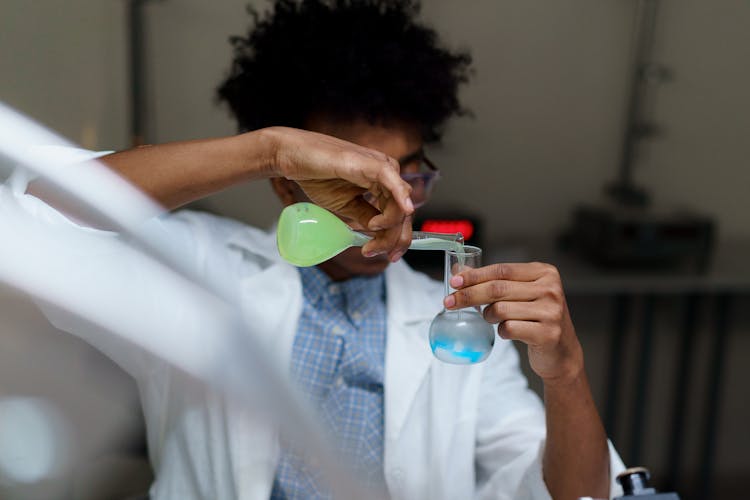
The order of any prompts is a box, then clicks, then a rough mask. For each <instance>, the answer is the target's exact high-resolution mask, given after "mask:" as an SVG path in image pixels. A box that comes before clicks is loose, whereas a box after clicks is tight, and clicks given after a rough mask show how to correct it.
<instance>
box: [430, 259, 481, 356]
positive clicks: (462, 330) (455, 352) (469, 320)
mask: <svg viewBox="0 0 750 500" xmlns="http://www.w3.org/2000/svg"><path fill="white" fill-rule="evenodd" d="M481 265H482V250H481V249H480V248H478V247H473V246H469V245H465V246H464V247H463V251H462V252H459V251H452V250H451V251H447V252H445V275H444V278H443V279H444V282H445V293H446V295H448V294H450V293H452V292H453V291H454V290H453V289H452V288H451V286H450V279H451V276H453V275H455V274H458V273H459V272H461V271H462V270H464V269H467V268H476V267H479V266H481ZM494 343H495V330H494V328H493V327H492V325H490V324H489V323H487V322H486V321H485V320H484V318H483V317H482V314H481V312H480V311H479V309H478V308H474V307H466V308H463V309H457V310H452V311H448V310H445V309H443V311H441V312H440V313H438V315H437V316H435V319H433V320H432V324H431V325H430V347H431V348H432V353H433V354H434V355H435V357H436V358H438V359H439V360H441V361H444V362H446V363H453V364H459V365H468V364H473V363H480V362H482V361H484V360H485V359H487V357H488V356H489V355H490V352H491V351H492V346H493V345H494Z"/></svg>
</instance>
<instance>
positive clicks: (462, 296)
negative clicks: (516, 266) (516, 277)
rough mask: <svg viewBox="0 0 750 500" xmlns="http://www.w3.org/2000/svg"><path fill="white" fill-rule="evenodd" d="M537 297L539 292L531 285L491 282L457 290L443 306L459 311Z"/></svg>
mask: <svg viewBox="0 0 750 500" xmlns="http://www.w3.org/2000/svg"><path fill="white" fill-rule="evenodd" d="M454 278H455V276H454ZM451 285H453V280H451ZM538 295H539V291H538V289H537V287H536V286H535V285H534V284H533V283H529V282H523V281H506V280H493V281H487V282H484V283H479V284H477V285H474V286H466V287H464V288H461V289H459V290H457V291H456V292H454V293H453V294H451V295H449V296H448V297H446V302H445V306H446V307H447V308H449V309H459V308H462V307H469V306H482V305H484V304H490V303H492V302H496V301H499V300H502V301H530V300H534V299H536V298H537V297H538Z"/></svg>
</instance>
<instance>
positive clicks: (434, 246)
mask: <svg viewBox="0 0 750 500" xmlns="http://www.w3.org/2000/svg"><path fill="white" fill-rule="evenodd" d="M411 237H412V240H411V245H409V249H410V250H460V249H461V247H462V246H463V242H464V237H463V235H462V234H461V233H453V234H446V233H427V232H424V231H412V233H411Z"/></svg>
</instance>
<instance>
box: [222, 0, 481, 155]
mask: <svg viewBox="0 0 750 500" xmlns="http://www.w3.org/2000/svg"><path fill="white" fill-rule="evenodd" d="M420 8H421V7H420V4H419V2H418V1H414V0H380V1H378V0H276V1H274V2H273V4H272V7H271V8H270V9H269V10H268V11H267V12H266V13H265V15H261V14H259V13H258V11H257V10H255V9H253V8H252V7H248V11H249V12H250V14H251V16H252V18H253V22H252V25H251V27H250V29H249V31H248V33H247V35H246V36H245V37H241V36H235V37H232V38H231V39H230V42H231V44H232V46H233V49H234V57H233V61H232V66H231V69H230V71H229V74H228V76H227V78H226V79H225V80H224V82H222V83H221V85H220V86H219V88H218V90H217V97H218V100H219V101H223V102H225V103H226V104H227V105H228V106H229V109H230V110H231V112H232V114H233V115H234V117H235V119H236V120H237V124H238V127H239V129H240V130H241V131H248V130H256V129H259V128H263V127H268V126H273V125H283V126H288V127H296V128H305V124H306V122H307V120H308V119H309V118H310V117H312V116H324V117H326V118H332V119H336V120H341V121H354V120H358V119H364V120H367V121H368V122H369V123H373V124H376V123H378V124H382V123H392V122H403V123H410V124H414V125H417V126H419V127H421V130H422V137H423V139H424V140H425V141H426V142H434V141H439V140H440V137H441V134H442V127H443V125H444V123H445V121H446V120H447V119H448V118H450V117H451V116H453V115H463V114H466V113H467V111H466V110H465V109H464V108H463V107H462V106H461V104H460V102H459V99H458V88H459V86H460V85H461V84H463V83H465V82H467V81H468V79H469V77H470V75H471V69H470V65H471V56H470V54H469V53H468V52H465V51H455V52H454V51H451V50H449V49H447V48H445V47H443V46H442V45H441V43H440V41H439V40H438V36H437V33H436V32H435V31H434V30H433V29H431V28H429V27H427V26H425V25H424V24H422V23H420V22H419V21H418V20H417V17H418V15H419V12H420Z"/></svg>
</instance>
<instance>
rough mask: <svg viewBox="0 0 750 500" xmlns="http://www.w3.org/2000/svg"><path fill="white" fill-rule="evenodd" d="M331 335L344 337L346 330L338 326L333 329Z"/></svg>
mask: <svg viewBox="0 0 750 500" xmlns="http://www.w3.org/2000/svg"><path fill="white" fill-rule="evenodd" d="M331 333H333V334H334V335H343V334H344V329H343V328H341V327H340V326H339V325H336V326H334V327H333V328H331Z"/></svg>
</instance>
